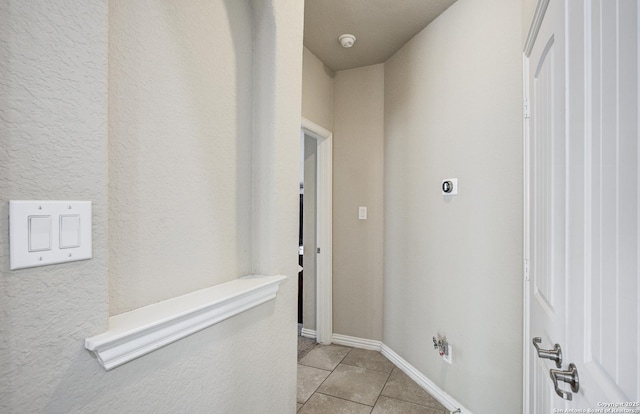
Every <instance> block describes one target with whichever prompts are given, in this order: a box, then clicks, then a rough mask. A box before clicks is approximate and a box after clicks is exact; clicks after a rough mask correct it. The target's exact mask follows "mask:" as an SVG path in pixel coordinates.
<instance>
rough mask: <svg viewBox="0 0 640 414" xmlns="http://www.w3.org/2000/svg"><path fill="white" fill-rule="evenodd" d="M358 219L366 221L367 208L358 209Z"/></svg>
mask: <svg viewBox="0 0 640 414" xmlns="http://www.w3.org/2000/svg"><path fill="white" fill-rule="evenodd" d="M358 219H360V220H366V219H367V208H366V207H358Z"/></svg>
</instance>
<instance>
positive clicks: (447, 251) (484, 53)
mask: <svg viewBox="0 0 640 414" xmlns="http://www.w3.org/2000/svg"><path fill="white" fill-rule="evenodd" d="M521 13H522V11H521V6H520V2H514V1H512V0H459V1H458V2H456V3H455V4H453V5H452V6H451V7H450V8H449V9H448V10H447V11H446V12H445V13H444V14H442V15H441V16H440V17H438V18H437V19H436V20H435V21H434V22H433V23H431V24H430V25H429V26H428V27H427V28H426V29H424V30H423V31H422V32H421V33H419V34H418V35H417V36H416V37H415V38H413V39H412V40H411V41H410V42H409V43H408V44H406V45H405V46H404V47H403V48H402V49H401V50H400V51H399V52H398V53H396V54H395V55H394V56H393V57H392V58H391V59H390V60H389V61H388V62H386V64H385V96H384V99H385V117H384V120H385V152H384V156H385V172H384V173H385V183H384V189H385V198H384V202H385V216H384V221H385V222H384V230H385V232H384V273H385V280H384V287H385V291H384V310H385V312H384V339H383V341H384V343H385V344H386V345H388V346H389V347H390V348H391V349H393V350H394V351H395V352H397V353H398V354H399V355H400V356H401V357H403V358H404V359H405V360H407V361H408V362H409V363H411V364H412V365H413V366H415V367H416V368H418V369H419V370H420V371H421V372H422V373H423V374H424V375H426V376H427V377H428V378H430V379H431V380H432V381H434V382H435V383H436V384H437V385H438V386H439V387H440V388H441V389H443V390H444V391H445V392H447V393H449V394H450V395H452V396H453V397H454V398H455V399H457V400H458V401H460V402H461V403H462V404H463V405H464V406H466V407H467V408H469V409H470V410H471V411H473V412H475V413H490V412H501V413H507V412H508V413H516V412H520V411H521V403H522V401H521V400H522V368H521V367H522V355H521V353H522V352H521V351H522V311H521V309H522V283H523V282H522V280H523V276H522V149H521V147H522V132H521V131H522V113H521V108H522V103H521V102H522V101H521V99H522V92H521V91H522V72H521V67H522V55H521V50H522V48H521V45H522V43H521V36H520V33H521V21H522V16H521ZM449 177H457V178H458V179H459V182H458V183H459V195H458V196H456V197H453V198H451V199H446V198H443V196H442V195H441V192H440V184H441V180H442V179H444V178H449ZM437 334H441V335H444V336H446V338H447V339H448V341H449V342H450V344H451V345H452V346H453V364H452V365H448V364H446V363H444V362H443V361H442V359H441V358H440V357H439V356H438V355H437V353H436V352H435V351H434V350H433V346H432V345H433V344H432V336H434V335H437Z"/></svg>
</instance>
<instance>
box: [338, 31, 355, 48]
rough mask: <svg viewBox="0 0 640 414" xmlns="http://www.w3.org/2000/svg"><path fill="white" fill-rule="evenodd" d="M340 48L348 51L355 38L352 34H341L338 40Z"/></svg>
mask: <svg viewBox="0 0 640 414" xmlns="http://www.w3.org/2000/svg"><path fill="white" fill-rule="evenodd" d="M338 40H339V41H340V44H341V45H342V47H344V48H346V49H348V48H350V47H351V46H353V44H354V43H355V42H356V37H355V36H354V35H352V34H343V35H342V36H340V37H339V38H338Z"/></svg>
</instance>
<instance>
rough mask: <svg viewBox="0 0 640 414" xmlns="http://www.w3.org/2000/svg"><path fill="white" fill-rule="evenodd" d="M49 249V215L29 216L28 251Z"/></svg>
mask: <svg viewBox="0 0 640 414" xmlns="http://www.w3.org/2000/svg"><path fill="white" fill-rule="evenodd" d="M46 250H51V216H29V251H30V252H41V251H46Z"/></svg>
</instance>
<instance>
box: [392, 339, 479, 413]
mask: <svg viewBox="0 0 640 414" xmlns="http://www.w3.org/2000/svg"><path fill="white" fill-rule="evenodd" d="M380 352H381V353H382V355H384V356H385V357H387V358H388V359H389V360H390V361H391V362H393V364H394V365H395V366H397V367H398V368H400V369H401V370H402V371H403V372H404V373H405V374H407V375H408V376H409V377H410V378H411V379H412V380H414V381H415V382H416V383H417V384H418V385H419V386H420V387H422V388H423V389H424V390H425V391H427V392H428V393H429V394H431V395H432V396H433V398H435V399H436V400H438V401H439V402H440V404H442V405H444V406H445V408H446V409H447V410H449V411H451V412H452V413H460V414H473V413H472V412H471V411H469V410H468V409H467V408H465V407H463V406H462V404H460V403H459V402H458V401H456V400H455V399H454V398H453V397H452V396H450V395H449V394H447V393H446V392H444V391H443V390H442V389H440V387H438V386H437V385H436V384H434V383H433V381H431V380H430V379H429V378H427V377H425V376H424V375H423V374H422V373H421V372H420V371H418V370H417V369H416V368H415V367H414V366H413V365H411V364H409V363H408V362H407V361H405V360H404V359H403V358H402V357H401V356H400V355H398V354H396V353H395V352H394V351H393V350H392V349H391V348H389V347H388V346H386V345H385V344H382V347H381V349H380Z"/></svg>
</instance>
